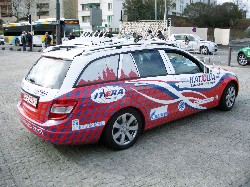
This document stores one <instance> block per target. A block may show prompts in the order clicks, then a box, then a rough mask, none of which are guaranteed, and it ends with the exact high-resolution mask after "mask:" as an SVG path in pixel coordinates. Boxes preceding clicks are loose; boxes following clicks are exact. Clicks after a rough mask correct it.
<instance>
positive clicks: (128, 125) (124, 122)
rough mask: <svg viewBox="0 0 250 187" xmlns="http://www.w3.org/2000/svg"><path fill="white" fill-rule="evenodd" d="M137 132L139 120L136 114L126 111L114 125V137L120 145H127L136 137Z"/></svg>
mask: <svg viewBox="0 0 250 187" xmlns="http://www.w3.org/2000/svg"><path fill="white" fill-rule="evenodd" d="M137 132H138V122H137V120H136V118H135V116H133V115H132V114H130V113H125V114H123V115H121V116H119V117H118V118H117V119H116V121H115V123H114V125H113V130H112V137H113V140H114V141H115V142H116V143H117V144H118V145H127V144H129V143H131V142H132V141H133V140H134V139H135V137H136V135H137Z"/></svg>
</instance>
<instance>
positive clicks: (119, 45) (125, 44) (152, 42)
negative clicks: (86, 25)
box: [85, 41, 168, 52]
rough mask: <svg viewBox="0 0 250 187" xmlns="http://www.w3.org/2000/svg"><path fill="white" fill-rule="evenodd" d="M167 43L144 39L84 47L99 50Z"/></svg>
mask: <svg viewBox="0 0 250 187" xmlns="http://www.w3.org/2000/svg"><path fill="white" fill-rule="evenodd" d="M152 44H153V45H168V43H167V42H165V41H144V42H138V43H119V42H114V43H111V44H109V45H102V46H93V47H92V46H91V47H92V48H90V49H86V50H85V51H86V52H87V51H96V50H101V49H108V48H113V49H121V48H123V47H129V46H149V45H152Z"/></svg>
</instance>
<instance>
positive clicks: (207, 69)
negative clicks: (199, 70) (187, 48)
mask: <svg viewBox="0 0 250 187" xmlns="http://www.w3.org/2000/svg"><path fill="white" fill-rule="evenodd" d="M203 73H204V74H206V73H210V69H209V68H208V67H207V66H204V72H203Z"/></svg>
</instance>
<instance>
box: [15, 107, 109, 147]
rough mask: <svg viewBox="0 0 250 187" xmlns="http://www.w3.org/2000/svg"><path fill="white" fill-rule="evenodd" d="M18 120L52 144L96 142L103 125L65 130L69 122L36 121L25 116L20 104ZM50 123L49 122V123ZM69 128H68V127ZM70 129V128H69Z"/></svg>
mask: <svg viewBox="0 0 250 187" xmlns="http://www.w3.org/2000/svg"><path fill="white" fill-rule="evenodd" d="M17 109H18V113H19V117H20V121H21V122H22V124H23V125H24V126H25V127H26V128H27V129H28V130H29V131H30V132H32V133H33V134H35V135H37V136H39V137H40V138H42V139H43V140H44V141H47V142H50V143H52V144H91V143H97V142H98V140H99V138H100V136H101V133H102V131H103V128H104V126H98V127H93V128H88V129H81V130H68V131H66V132H65V128H60V127H62V126H63V127H65V126H66V125H70V123H60V122H59V123H57V124H54V125H51V124H53V123H54V121H53V120H51V121H50V120H48V121H47V122H46V123H39V122H36V121H34V120H32V119H30V118H29V117H27V116H26V115H25V113H24V111H23V109H22V107H21V105H20V103H18V105H17ZM50 123H51V124H50ZM68 129H69V128H68ZM70 129H71V128H70Z"/></svg>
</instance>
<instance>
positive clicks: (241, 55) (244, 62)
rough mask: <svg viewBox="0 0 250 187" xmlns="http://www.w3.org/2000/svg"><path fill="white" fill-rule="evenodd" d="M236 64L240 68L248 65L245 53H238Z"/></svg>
mask: <svg viewBox="0 0 250 187" xmlns="http://www.w3.org/2000/svg"><path fill="white" fill-rule="evenodd" d="M237 62H238V64H239V65H241V66H245V65H247V64H248V62H247V57H246V55H245V53H239V54H238V56H237Z"/></svg>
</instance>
